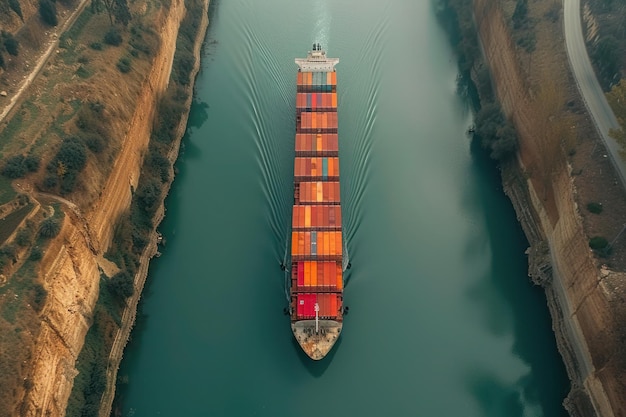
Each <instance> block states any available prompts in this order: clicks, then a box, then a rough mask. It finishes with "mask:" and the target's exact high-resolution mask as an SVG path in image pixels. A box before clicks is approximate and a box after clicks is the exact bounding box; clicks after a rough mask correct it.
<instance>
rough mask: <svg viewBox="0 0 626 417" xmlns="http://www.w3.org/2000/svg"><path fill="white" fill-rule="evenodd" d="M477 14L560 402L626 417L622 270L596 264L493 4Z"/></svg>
mask: <svg viewBox="0 0 626 417" xmlns="http://www.w3.org/2000/svg"><path fill="white" fill-rule="evenodd" d="M474 12H475V18H476V23H477V27H478V31H479V35H480V39H481V42H482V46H483V53H484V56H485V59H486V61H487V62H488V65H489V68H490V70H491V74H492V80H493V83H494V87H495V90H496V92H497V96H498V98H499V100H500V102H501V105H502V108H503V111H504V112H505V114H506V115H507V117H509V118H510V119H511V120H512V121H513V122H514V124H515V127H516V130H517V131H518V134H519V138H520V152H519V158H518V160H517V162H516V163H512V164H509V165H507V166H504V167H503V168H504V169H503V180H504V183H505V189H506V191H507V194H508V195H509V197H510V198H511V200H512V201H513V204H514V206H515V209H516V212H517V214H518V218H519V219H520V221H521V223H522V226H523V228H524V230H525V232H526V235H527V237H528V239H529V241H530V244H531V248H530V249H529V251H528V253H529V264H530V275H531V277H532V278H533V280H534V281H535V282H536V283H538V284H541V285H543V286H544V288H545V290H546V294H547V298H548V303H549V307H550V311H551V314H552V320H553V328H554V331H555V335H556V338H557V343H558V347H559V351H560V352H561V355H562V357H563V359H564V362H565V365H566V368H567V372H568V375H569V377H570V380H571V383H572V388H571V391H570V393H569V395H568V397H567V399H566V400H565V406H566V408H567V410H568V411H569V412H570V415H572V416H591V415H597V416H605V417H609V416H624V415H626V403H625V401H624V397H623V393H624V385H623V384H624V376H623V375H622V374H621V373H620V369H623V363H620V357H619V356H620V355H618V354H616V352H619V350H620V347H619V340H618V339H619V338H618V337H617V336H616V329H617V326H618V320H619V314H621V313H619V312H617V311H616V303H618V302H619V299H618V292H617V288H619V286H620V282H624V274H623V273H618V272H613V271H610V270H608V269H601V268H600V266H599V265H598V262H597V260H596V259H595V257H594V255H593V253H592V252H591V251H590V249H589V246H588V237H587V236H586V234H585V231H584V228H583V222H582V219H581V214H580V212H579V209H578V205H577V199H576V188H575V186H574V182H573V180H572V176H571V173H570V171H571V169H570V166H569V164H568V163H567V162H566V161H565V160H563V162H562V163H555V164H552V165H550V166H548V165H547V164H544V165H543V166H542V163H541V158H542V155H543V154H545V152H546V149H545V148H543V147H542V146H543V145H542V143H541V141H539V140H537V138H541V137H544V136H545V132H542V131H541V129H542V126H541V123H536V119H537V115H538V114H540V112H541V109H540V108H539V107H540V106H539V104H538V101H537V100H536V99H535V97H534V96H533V93H532V91H531V90H530V89H529V88H528V85H527V82H526V80H525V79H524V77H523V75H522V73H521V72H522V70H521V68H520V65H519V62H518V58H517V57H516V47H515V44H514V42H513V41H512V39H511V36H510V31H509V28H508V27H507V24H506V22H505V19H504V17H503V14H502V11H501V9H500V8H499V6H498V4H497V2H493V1H490V0H475V1H474ZM553 75H554V74H553ZM556 76H557V77H559V76H561V74H557V75H556ZM563 76H564V77H565V78H567V74H565V75H563ZM570 78H571V77H570ZM557 143H558V141H557ZM529 167H533V170H532V172H531V170H530V169H529ZM542 170H543V172H541V171H542ZM548 170H550V172H548ZM529 172H530V174H529Z"/></svg>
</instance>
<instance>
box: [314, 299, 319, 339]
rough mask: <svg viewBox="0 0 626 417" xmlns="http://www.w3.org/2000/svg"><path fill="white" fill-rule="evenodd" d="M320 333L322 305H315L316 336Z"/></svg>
mask: <svg viewBox="0 0 626 417" xmlns="http://www.w3.org/2000/svg"><path fill="white" fill-rule="evenodd" d="M319 332H320V305H319V304H318V303H315V334H318V333H319Z"/></svg>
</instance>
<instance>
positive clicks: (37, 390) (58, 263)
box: [22, 0, 185, 417]
mask: <svg viewBox="0 0 626 417" xmlns="http://www.w3.org/2000/svg"><path fill="white" fill-rule="evenodd" d="M162 13H163V14H162V15H161V16H160V17H159V18H158V19H157V22H158V27H157V28H155V29H156V32H158V33H159V34H160V35H161V43H160V47H159V50H158V51H157V53H156V55H155V58H154V62H153V66H152V68H151V70H150V73H149V75H148V77H147V79H146V80H145V82H144V85H143V87H142V89H141V92H140V94H139V96H138V97H137V101H136V103H135V105H134V108H135V113H134V115H133V117H132V120H131V123H130V126H129V129H128V133H127V135H126V137H125V139H124V141H123V145H122V149H121V151H120V152H119V155H118V157H117V160H116V161H115V163H114V166H113V169H112V170H111V173H110V175H109V177H108V180H107V181H106V184H105V186H104V188H103V190H102V193H101V195H100V197H99V198H98V200H97V201H96V202H95V203H94V204H93V205H91V206H90V207H84V208H82V209H83V211H84V213H85V215H84V217H83V218H81V217H78V216H66V217H65V221H64V225H63V228H62V231H61V233H60V234H59V235H58V236H57V237H56V238H55V239H54V241H53V242H52V243H51V244H50V247H49V249H48V251H47V253H46V256H45V257H44V259H43V260H42V263H41V274H42V277H43V279H42V281H43V282H44V285H45V288H46V290H47V291H48V297H47V300H46V305H45V307H44V309H43V311H42V320H43V321H42V328H41V332H40V334H39V336H38V338H37V341H36V343H35V347H34V351H33V365H32V366H33V368H32V369H33V370H32V377H31V380H32V381H33V386H32V388H30V389H29V391H28V392H27V393H26V396H25V398H24V401H23V404H22V410H23V415H25V416H41V415H45V416H50V417H54V416H64V415H65V408H66V406H67V402H68V398H69V395H70V393H71V390H72V384H73V380H74V377H75V376H76V373H77V371H76V368H75V366H74V365H75V362H76V358H77V356H78V354H79V352H80V350H81V349H82V346H83V343H84V340H85V335H86V333H87V330H88V329H89V325H90V323H91V317H92V313H93V308H94V305H95V303H96V300H97V297H98V286H99V280H100V273H99V270H98V264H97V255H99V254H102V253H104V252H106V249H107V248H108V246H109V244H110V242H111V239H112V237H113V226H114V224H115V221H116V219H117V218H118V217H119V215H120V214H121V213H122V212H123V211H125V210H127V209H128V207H129V205H130V202H131V197H132V195H131V187H133V188H135V189H136V187H137V181H138V179H139V173H140V169H141V164H142V155H143V154H144V153H145V152H144V151H145V149H146V148H147V145H148V141H149V139H150V130H151V127H152V120H153V117H154V114H155V112H156V107H157V98H158V96H159V94H161V93H162V92H163V91H165V89H166V87H167V84H168V80H169V76H170V72H171V69H172V62H173V57H174V51H175V47H176V37H177V34H178V28H179V26H180V22H181V20H182V18H183V17H184V14H185V6H184V2H183V1H182V0H173V1H172V2H171V7H170V8H169V10H167V11H163V12H162ZM85 225H88V227H86V226H85Z"/></svg>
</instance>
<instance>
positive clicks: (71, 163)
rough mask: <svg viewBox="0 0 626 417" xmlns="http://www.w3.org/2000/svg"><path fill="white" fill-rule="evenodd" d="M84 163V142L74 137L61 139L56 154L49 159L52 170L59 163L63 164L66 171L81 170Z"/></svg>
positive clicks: (85, 159)
mask: <svg viewBox="0 0 626 417" xmlns="http://www.w3.org/2000/svg"><path fill="white" fill-rule="evenodd" d="M86 163H87V151H86V147H85V144H84V143H83V141H81V140H80V139H78V138H76V137H71V138H67V139H65V140H63V142H62V143H61V147H60V148H59V151H58V152H57V154H56V156H55V157H54V158H53V159H52V161H50V164H51V165H52V169H53V170H56V169H57V167H58V166H59V164H63V166H64V167H65V168H66V169H67V172H68V173H69V172H71V171H80V170H82V169H83V168H84V167H85V164H86ZM49 167H50V166H49Z"/></svg>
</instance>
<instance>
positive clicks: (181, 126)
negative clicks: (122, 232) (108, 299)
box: [100, 0, 209, 417]
mask: <svg viewBox="0 0 626 417" xmlns="http://www.w3.org/2000/svg"><path fill="white" fill-rule="evenodd" d="M208 7H209V0H205V1H203V5H202V15H201V20H200V26H199V28H198V32H197V34H196V39H195V44H194V50H193V54H194V58H195V61H194V67H193V70H192V71H191V74H190V83H189V85H188V86H187V88H186V92H187V93H188V97H187V100H186V102H185V105H184V106H185V108H186V109H187V111H185V112H184V113H183V115H182V117H181V119H180V122H179V123H178V127H177V129H176V134H175V137H176V139H175V140H174V143H173V144H172V148H171V151H170V153H169V154H168V155H167V157H168V160H169V161H170V175H169V178H170V180H169V181H168V182H167V183H166V185H165V187H164V190H163V196H167V194H168V192H169V189H170V187H171V185H172V182H173V180H174V163H175V162H176V159H178V152H179V149H180V143H181V141H182V138H183V135H184V133H185V130H186V127H187V119H188V117H189V109H190V108H191V103H192V100H193V94H192V93H193V85H194V80H195V78H196V75H197V74H198V71H199V70H200V53H201V49H202V41H203V39H204V36H205V34H206V30H207V28H208V25H209V15H208ZM164 198H165V197H164ZM164 216H165V206H164V205H163V204H160V205H159V208H158V209H157V212H156V214H155V218H154V224H155V227H158V225H159V224H160V223H161V221H162V220H163V218H164ZM156 252H157V236H153V238H152V239H151V240H150V243H149V244H148V246H147V247H146V249H145V250H144V252H143V254H142V256H141V264H140V266H139V268H138V271H137V274H136V277H135V289H136V290H135V293H134V294H133V296H132V297H131V298H130V299H129V300H128V302H127V306H126V308H125V309H124V313H123V316H122V326H121V328H120V329H119V331H118V332H117V334H116V335H115V340H114V342H113V347H112V348H111V352H110V356H109V366H108V369H107V387H106V390H105V392H104V395H103V397H102V403H101V407H100V416H101V417H106V416H109V415H110V414H111V408H112V404H113V400H114V398H115V386H116V380H117V371H118V369H119V366H120V363H121V361H122V356H123V353H124V348H125V347H126V344H127V343H128V339H129V337H130V332H131V330H132V327H133V325H134V323H135V318H136V314H137V305H138V303H139V299H140V298H141V294H142V292H143V287H144V284H145V281H146V278H147V275H148V266H149V262H150V259H151V258H152V257H153V256H154V255H155V254H156Z"/></svg>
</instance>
